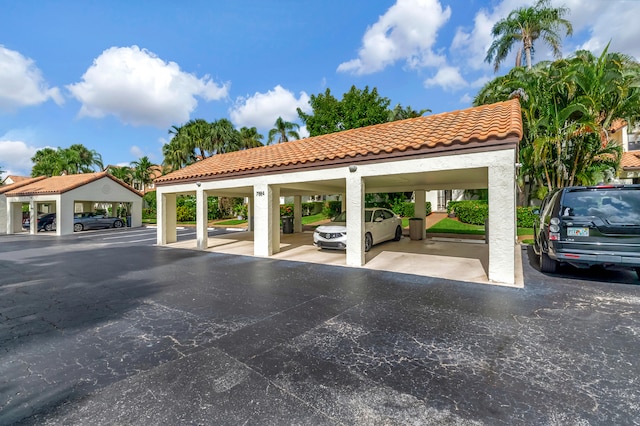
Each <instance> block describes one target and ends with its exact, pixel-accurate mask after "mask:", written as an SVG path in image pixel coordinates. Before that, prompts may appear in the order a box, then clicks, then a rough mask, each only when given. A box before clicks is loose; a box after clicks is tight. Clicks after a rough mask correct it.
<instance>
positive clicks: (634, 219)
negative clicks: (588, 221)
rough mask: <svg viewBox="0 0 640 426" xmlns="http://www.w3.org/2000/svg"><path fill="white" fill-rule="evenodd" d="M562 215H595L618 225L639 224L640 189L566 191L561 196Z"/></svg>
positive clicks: (606, 221)
mask: <svg viewBox="0 0 640 426" xmlns="http://www.w3.org/2000/svg"><path fill="white" fill-rule="evenodd" d="M561 212H562V215H563V216H596V217H600V218H602V220H603V221H604V222H605V223H609V224H610V225H618V226H629V225H632V226H640V190H637V189H631V188H611V189H594V188H584V189H582V188H581V189H575V190H571V191H567V192H565V194H564V197H563V198H562V210H561Z"/></svg>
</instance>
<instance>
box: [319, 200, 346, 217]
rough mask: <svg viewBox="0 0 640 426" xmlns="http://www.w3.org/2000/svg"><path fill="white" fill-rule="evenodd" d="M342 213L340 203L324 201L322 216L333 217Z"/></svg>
mask: <svg viewBox="0 0 640 426" xmlns="http://www.w3.org/2000/svg"><path fill="white" fill-rule="evenodd" d="M340 212H342V201H325V202H324V206H323V208H322V214H323V215H324V216H326V217H335V216H337V215H338V214H340Z"/></svg>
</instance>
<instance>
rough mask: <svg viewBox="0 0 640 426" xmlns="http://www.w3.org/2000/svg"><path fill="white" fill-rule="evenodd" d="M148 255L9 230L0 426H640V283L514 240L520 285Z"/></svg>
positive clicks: (155, 251) (132, 246) (121, 236)
mask: <svg viewBox="0 0 640 426" xmlns="http://www.w3.org/2000/svg"><path fill="white" fill-rule="evenodd" d="M189 232H192V231H191V230H189V229H184V230H180V231H179V238H193V236H192V235H189ZM212 232H214V233H215V232H226V231H212ZM154 244H155V230H154V229H145V228H129V229H124V230H105V231H95V232H82V233H75V234H73V235H69V236H64V237H56V236H55V235H25V234H22V235H15V236H7V235H2V236H0V424H12V423H17V424H54V425H57V424H65V425H66V424H78V425H80V424H82V425H86V424H166V425H175V424H330V425H333V424H347V425H350V424H437V425H442V424H451V425H453V424H455V425H459V424H486V425H495V424H509V425H511V424H527V425H528V424H563V425H564V424H580V425H583V424H618V425H622V424H640V420H639V419H640V403H638V401H640V361H638V353H640V315H639V314H640V281H638V279H637V277H636V276H635V274H633V273H631V272H628V271H600V270H590V271H575V270H572V269H569V268H564V269H562V270H561V271H560V274H558V275H553V276H551V275H543V274H541V273H540V272H538V271H537V269H535V266H536V263H535V261H531V260H530V259H533V255H532V252H531V250H530V248H528V247H527V246H523V248H522V255H523V262H522V263H523V268H524V281H525V287H524V289H512V288H504V287H497V286H487V285H479V284H470V283H463V282H456V281H449V280H443V279H440V278H429V277H420V276H414V275H409V274H398V273H388V272H380V271H372V270H366V269H358V268H344V267H337V266H326V265H318V264H307V263H301V262H290V261H279V260H272V259H259V258H253V257H245V256H234V255H225V254H220V253H210V252H199V251H192V250H180V249H171V248H166V247H157V246H155V245H154Z"/></svg>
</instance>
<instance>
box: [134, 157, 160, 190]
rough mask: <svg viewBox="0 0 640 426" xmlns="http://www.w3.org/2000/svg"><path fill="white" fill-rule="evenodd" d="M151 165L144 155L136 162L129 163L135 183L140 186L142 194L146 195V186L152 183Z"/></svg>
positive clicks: (152, 165)
mask: <svg viewBox="0 0 640 426" xmlns="http://www.w3.org/2000/svg"><path fill="white" fill-rule="evenodd" d="M154 166H155V164H153V163H152V162H151V161H150V160H149V157H147V156H146V155H145V156H144V157H142V158H140V159H139V160H137V161H132V162H131V167H132V168H133V176H134V178H135V180H136V181H138V182H140V183H141V184H142V194H143V195H144V194H145V193H146V189H147V185H150V184H151V183H153V169H152V167H154Z"/></svg>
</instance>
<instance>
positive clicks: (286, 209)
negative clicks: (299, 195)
mask: <svg viewBox="0 0 640 426" xmlns="http://www.w3.org/2000/svg"><path fill="white" fill-rule="evenodd" d="M327 202H331V203H338V205H339V206H341V205H342V203H341V202H340V201H327ZM324 204H325V203H324V202H322V201H310V202H308V203H302V216H313V215H314V214H318V213H320V212H322V209H323V207H324ZM293 207H294V205H293V203H287V204H280V216H293ZM338 213H340V211H339V210H338Z"/></svg>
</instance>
